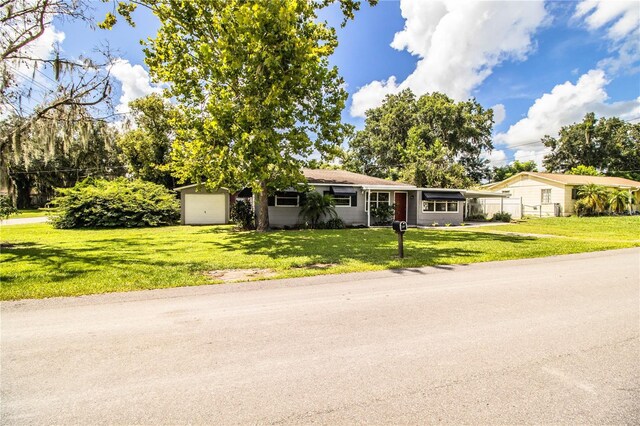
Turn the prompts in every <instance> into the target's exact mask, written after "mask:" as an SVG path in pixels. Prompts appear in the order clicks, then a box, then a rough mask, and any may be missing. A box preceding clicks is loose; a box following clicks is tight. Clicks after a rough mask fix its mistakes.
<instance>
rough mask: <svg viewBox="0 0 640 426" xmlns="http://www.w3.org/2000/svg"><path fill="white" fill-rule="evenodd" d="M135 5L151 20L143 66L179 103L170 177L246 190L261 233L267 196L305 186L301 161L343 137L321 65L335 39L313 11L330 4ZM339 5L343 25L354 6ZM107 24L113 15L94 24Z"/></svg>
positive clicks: (327, 72) (291, 0)
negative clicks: (154, 24)
mask: <svg viewBox="0 0 640 426" xmlns="http://www.w3.org/2000/svg"><path fill="white" fill-rule="evenodd" d="M125 3H126V2H125ZM135 3H140V4H144V5H146V6H147V7H150V8H151V10H152V11H153V12H154V13H155V15H156V16H157V17H158V18H159V20H160V24H161V26H160V29H159V30H158V33H157V36H156V37H155V38H154V39H151V40H149V41H148V42H147V47H146V49H145V53H146V63H147V65H148V66H149V69H150V72H151V74H152V76H153V77H154V78H155V79H157V80H159V81H164V82H168V83H169V89H168V91H167V94H168V95H169V96H171V97H174V98H175V99H176V101H177V102H178V104H179V105H180V106H179V108H180V112H181V120H173V121H172V125H174V126H175V127H176V140H175V142H174V145H173V150H172V153H171V156H172V159H173V172H174V175H175V176H176V177H178V178H179V179H180V180H182V181H185V180H189V181H193V182H202V183H205V184H206V185H207V186H209V187H211V188H219V187H227V188H230V189H232V190H233V189H238V188H241V187H243V186H249V187H251V188H252V189H253V190H254V192H255V193H256V194H259V207H258V224H257V229H258V230H266V229H268V227H269V216H268V195H269V194H271V193H273V191H275V190H276V189H280V188H287V187H292V186H295V185H297V184H298V183H300V182H304V176H303V175H302V173H301V166H302V165H303V162H302V160H301V158H304V157H306V156H309V155H310V154H311V153H312V152H314V150H315V151H317V152H319V153H320V154H322V155H323V156H329V157H330V156H332V155H335V154H336V153H337V152H338V147H339V144H340V143H341V142H342V140H343V139H344V135H345V134H346V132H347V131H348V130H349V126H347V125H345V124H343V123H341V117H340V116H341V112H342V109H343V108H344V104H345V101H346V98H347V93H346V91H345V90H344V81H343V80H342V78H340V76H339V74H338V70H337V68H335V67H330V66H329V62H328V58H329V56H330V55H331V54H332V53H333V52H334V50H335V48H336V46H337V43H338V42H337V37H336V32H335V30H334V29H333V28H331V27H330V26H329V25H328V24H327V23H326V22H323V21H321V20H320V19H319V18H318V16H317V13H316V12H317V10H318V9H319V8H322V7H325V6H328V5H329V4H331V3H334V1H329V0H322V1H298V0H227V1H214V0H190V1H183V0H166V1H159V2H151V1H141V2H135ZM339 3H340V6H341V8H342V10H343V12H344V15H345V19H348V18H351V17H352V16H353V11H354V10H357V8H358V6H359V2H357V1H350V0H343V1H340V2H339ZM129 4H131V3H129ZM125 12H126V13H125V15H128V14H129V11H125ZM107 21H109V22H107ZM114 23H115V17H114V16H113V15H112V17H108V19H107V20H106V21H105V25H103V26H111V25H113V24H114Z"/></svg>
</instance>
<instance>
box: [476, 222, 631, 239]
mask: <svg viewBox="0 0 640 426" xmlns="http://www.w3.org/2000/svg"><path fill="white" fill-rule="evenodd" d="M482 229H483V230H487V231H506V232H520V233H526V234H543V235H557V236H562V237H569V238H577V239H581V240H595V241H602V240H608V241H623V242H634V241H635V242H640V216H603V217H575V216H572V217H552V218H544V219H540V218H533V219H526V220H524V221H522V222H520V223H517V224H510V225H501V226H496V227H486V228H482Z"/></svg>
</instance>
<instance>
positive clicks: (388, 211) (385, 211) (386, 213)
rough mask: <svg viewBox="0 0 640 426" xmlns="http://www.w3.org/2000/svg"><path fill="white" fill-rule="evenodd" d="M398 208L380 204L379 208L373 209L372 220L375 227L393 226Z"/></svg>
mask: <svg viewBox="0 0 640 426" xmlns="http://www.w3.org/2000/svg"><path fill="white" fill-rule="evenodd" d="M395 209H396V207H395V205H393V204H378V207H372V208H371V218H372V219H373V224H374V225H380V226H383V225H391V222H393V215H394V214H395V211H396V210H395Z"/></svg>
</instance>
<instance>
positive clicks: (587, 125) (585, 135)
mask: <svg viewBox="0 0 640 426" xmlns="http://www.w3.org/2000/svg"><path fill="white" fill-rule="evenodd" d="M542 143H543V144H544V145H545V146H546V147H548V148H550V149H551V152H550V153H549V154H548V155H547V156H545V158H544V161H543V164H544V167H545V168H546V169H547V170H548V171H550V172H560V173H566V172H568V171H570V170H571V169H572V168H575V167H579V166H581V165H582V166H586V167H593V168H595V169H596V170H597V171H599V172H602V173H603V174H605V175H609V176H624V177H627V178H630V179H636V180H639V179H640V166H639V165H640V124H633V123H629V122H626V121H624V120H621V119H620V118H617V117H611V118H599V119H598V118H596V116H595V114H594V113H588V114H586V115H585V117H584V119H583V120H582V122H579V123H574V124H572V125H569V126H564V127H562V129H560V133H559V136H558V138H554V137H550V136H545V137H544V138H543V139H542Z"/></svg>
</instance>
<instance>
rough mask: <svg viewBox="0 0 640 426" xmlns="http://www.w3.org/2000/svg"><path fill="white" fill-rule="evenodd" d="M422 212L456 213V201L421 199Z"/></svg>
mask: <svg viewBox="0 0 640 426" xmlns="http://www.w3.org/2000/svg"><path fill="white" fill-rule="evenodd" d="M422 213H458V202H457V201H423V202H422Z"/></svg>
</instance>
